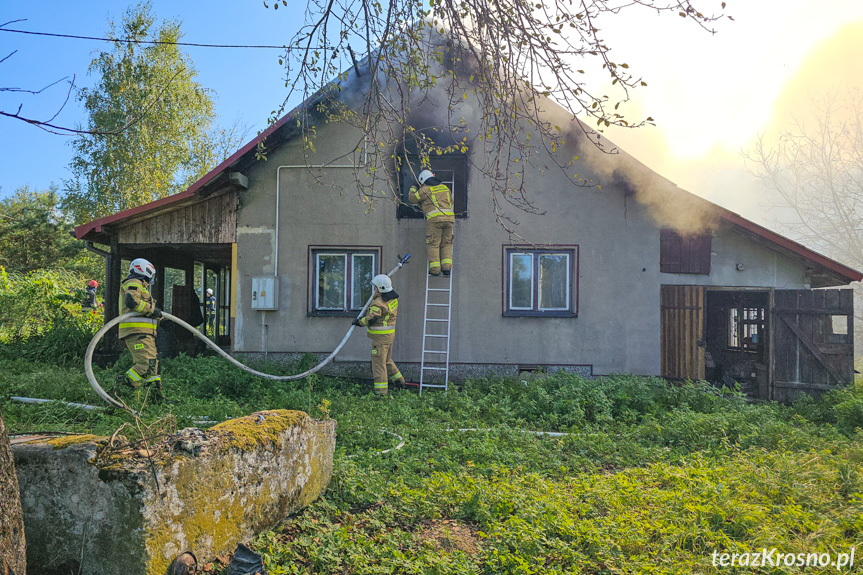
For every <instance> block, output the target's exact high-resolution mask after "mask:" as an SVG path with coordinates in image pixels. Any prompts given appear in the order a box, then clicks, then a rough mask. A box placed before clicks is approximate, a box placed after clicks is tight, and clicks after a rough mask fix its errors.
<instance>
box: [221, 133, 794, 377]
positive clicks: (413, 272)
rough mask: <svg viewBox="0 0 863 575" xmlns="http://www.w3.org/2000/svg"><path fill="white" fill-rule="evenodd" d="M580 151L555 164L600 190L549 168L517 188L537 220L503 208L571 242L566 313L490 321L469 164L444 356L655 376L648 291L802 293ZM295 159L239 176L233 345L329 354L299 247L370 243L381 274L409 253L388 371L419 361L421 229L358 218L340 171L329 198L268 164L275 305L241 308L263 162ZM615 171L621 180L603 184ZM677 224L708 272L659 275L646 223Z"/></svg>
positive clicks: (263, 244) (726, 239) (351, 348)
mask: <svg viewBox="0 0 863 575" xmlns="http://www.w3.org/2000/svg"><path fill="white" fill-rule="evenodd" d="M317 133H318V135H317V139H316V141H315V147H316V149H317V153H316V154H315V155H314V156H313V158H312V160H311V162H312V163H316V164H317V163H327V162H330V161H333V159H334V158H338V157H341V156H342V155H344V154H346V153H348V152H349V151H350V150H351V146H352V145H353V144H354V143H355V142H356V141H358V139H359V136H358V134H354V133H351V132H350V130H345V129H344V128H343V127H335V126H319V127H318V132H317ZM577 143H578V144H579V145H578V146H576V145H575V144H577ZM590 146H591V145H590V144H589V143H585V142H584V141H583V140H582V141H581V142H580V143H579V140H578V137H577V136H576V135H575V131H573V135H572V136H571V139H570V140H569V142H568V144H567V146H565V147H564V149H563V150H561V151H560V152H559V153H560V156H561V157H562V158H566V157H572V156H575V155H578V156H579V157H580V159H579V160H578V161H577V162H576V164H575V168H574V169H575V170H577V172H578V173H579V176H580V177H586V178H588V179H590V180H591V181H593V182H596V183H600V184H601V189H600V188H598V187H587V188H584V187H576V186H574V185H573V184H572V183H571V182H570V181H569V180H568V179H567V178H566V176H565V175H564V174H563V173H562V172H561V170H559V169H558V168H557V167H555V166H551V167H549V168H547V169H544V170H543V171H542V173H540V172H538V171H534V172H529V173H528V178H527V180H526V181H529V182H530V184H529V186H528V188H529V189H530V190H531V193H532V196H531V199H532V200H533V201H534V202H535V204H536V207H537V209H538V210H539V211H541V212H546V213H545V215H534V214H525V213H519V212H517V211H515V210H514V209H511V213H512V214H513V215H515V216H516V219H518V220H519V226H518V232H519V233H520V234H521V235H522V236H523V237H524V238H525V239H527V240H528V241H530V242H534V243H538V244H541V243H550V244H566V245H577V246H579V262H578V278H577V285H578V293H577V298H578V310H579V315H578V317H577V318H524V317H503V315H502V303H503V300H502V298H503V292H502V289H503V274H504V269H503V265H504V262H503V246H504V245H507V244H508V242H509V238H508V236H507V234H506V233H505V231H504V230H503V229H502V227H501V225H500V224H499V223H498V222H496V221H495V218H494V215H493V212H492V200H491V191H490V187H489V184H488V183H487V181H486V180H485V179H484V178H483V175H482V173H481V171H480V170H479V169H475V168H474V169H470V170H469V180H468V210H469V217H468V218H466V219H460V220H458V221H457V222H456V226H455V253H454V258H453V259H454V262H455V264H454V265H455V268H454V275H453V278H454V279H453V284H454V292H453V310H452V313H453V318H454V319H453V323H452V340H451V356H450V360H451V362H454V363H472V364H568V365H575V364H584V365H590V366H592V367H593V373H595V374H604V373H610V372H614V371H627V372H633V373H637V374H658V373H659V371H660V340H659V335H660V308H659V292H660V285H662V284H701V285H711V286H768V287H769V286H774V287H786V288H801V287H808V286H807V284H806V277H805V270H804V266H803V264H802V263H800V262H797V261H793V260H791V259H789V258H787V257H785V256H782V255H780V254H779V253H777V252H775V251H773V250H771V249H768V248H767V247H765V246H763V245H760V244H758V243H756V242H755V241H753V240H750V239H748V238H746V237H744V236H742V235H740V234H738V233H737V232H735V231H733V230H731V229H730V228H728V227H722V226H719V225H716V223H715V222H709V221H705V222H704V223H702V222H700V218H701V215H700V214H699V213H698V209H699V206H701V205H703V204H701V203H699V202H696V204H695V205H694V206H686V205H685V203H684V204H681V203H679V202H678V203H674V202H670V201H666V197H672V196H671V194H680V190H679V189H677V188H676V187H675V186H674V185H673V184H671V183H670V182H668V181H666V180H664V179H663V178H661V177H659V176H657V175H655V174H652V173H651V172H649V170H646V169H645V168H644V167H643V166H641V165H640V164H637V162H634V161H633V160H632V159H631V158H629V157H627V156H626V155H625V154H617V155H607V154H601V153H597V152H596V151H595V150H592V149H591V148H590ZM478 150H479V148H478V147H477V151H476V152H474V151H472V152H470V153H478ZM303 161H304V160H303V158H302V154H301V148H300V146H299V145H298V144H293V145H287V146H284V147H282V148H281V149H278V150H276V151H275V152H273V153H271V154H270V155H269V160H268V161H267V162H266V163H263V162H262V163H259V164H258V165H256V167H255V168H254V169H253V171H252V172H251V173H250V174H249V180H250V187H249V190H248V191H247V192H246V193H245V194H244V198H243V200H242V207H241V209H240V211H239V214H238V218H239V220H238V230H237V234H238V244H239V247H238V258H239V259H238V271H239V285H238V300H237V301H238V314H237V337H236V340H235V350H236V351H240V352H261V351H264V349H265V347H266V349H267V350H268V351H269V352H328V351H331V350H332V349H333V348H334V347H335V346H336V345H337V344H338V342H339V341H340V340H341V338H342V336H343V335H344V333H345V331H346V330H347V329H348V327H349V326H350V321H349V319H347V318H324V317H307V310H308V301H307V297H308V294H309V284H310V281H311V280H310V278H309V262H308V256H309V250H308V246H310V245H316V246H326V245H331V246H381V247H382V256H383V257H382V262H381V270H382V271H383V272H386V271H388V270H389V269H390V268H391V267H392V266H393V265H394V263H395V262H396V255H397V254H400V253H404V252H406V251H409V252H411V253H412V254H413V255H414V259H413V261H412V263H411V264H409V265H408V266H407V267H406V268H405V269H404V270H402V271H400V272H399V273H398V274H397V275H396V276H395V277H394V278H393V282H394V285H395V288H396V290H397V291H398V292H399V294H400V296H401V297H400V306H399V316H398V318H399V319H398V330H397V334H396V343H395V348H394V349H395V351H394V359H395V361H396V362H397V363H398V362H399V361H402V362H419V360H420V355H421V345H422V337H421V336H422V318H423V309H422V307H423V297H424V294H423V290H424V286H425V273H426V265H425V245H424V241H425V224H424V222H423V221H421V220H414V219H401V220H399V219H398V218H397V217H396V208H395V206H394V205H393V204H391V203H388V202H386V201H383V200H380V201H378V202H377V204H376V208H375V209H374V210H373V211H371V212H370V213H366V211H367V210H368V208H369V206H368V204H366V203H363V202H361V201H359V199H358V197H357V194H356V191H355V190H356V184H354V183H353V178H354V174H353V171H352V170H348V169H340V168H335V169H328V170H326V172H325V173H324V174H323V176H322V177H323V179H324V180H327V181H330V180H332V181H335V182H338V183H339V184H340V185H341V186H342V187H344V188H346V189H347V191H345V192H342V193H339V192H338V191H335V190H333V189H331V188H329V187H327V186H325V185H320V184H319V183H317V182H316V179H315V178H314V177H313V176H312V175H311V174H309V172H308V170H306V169H293V168H292V169H283V170H281V183H280V188H281V200H280V203H281V208H280V210H279V211H280V213H279V218H280V232H279V235H280V237H279V262H278V276H279V279H280V294H279V310H278V311H275V312H266V313H265V314H263V313H262V312H258V311H252V309H251V304H250V297H249V293H248V291H249V290H250V287H251V278H252V276H255V275H266V274H272V273H273V271H274V264H273V261H272V257H273V242H274V241H275V238H274V232H273V229H274V222H275V213H274V212H275V187H276V172H277V166H280V165H290V164H301V163H303ZM337 163H341V164H344V163H345V161H344V160H339V161H338V162H337ZM540 163H541V162H540ZM629 171H631V172H632V173H631V175H630V174H629ZM621 173H624V174H625V176H624V177H623V178H622V180H623V181H626V182H627V183H626V184H617V185H616V184H615V183H614V181H621V177H620V174H621ZM613 174H616V175H615V176H614V177H612V175H613ZM633 187H635V188H636V193H635V194H634V195H633V194H632V191H633ZM626 190H629V192H630V194H629V195H627V193H626ZM666 191H667V193H668V194H669V195H668V196H666ZM687 210H690V211H691V213H690V212H688V211H687ZM688 222H692V224H693V226H694V227H699V226H701V225H707V226H709V227H711V229H713V233H714V238H713V248H712V251H713V256H712V267H711V273H710V275H690V274H663V273H660V271H659V250H660V241H659V230H660V228H661V227H663V225H665V224H667V223H672V224H674V225H681V224H683V225H686V224H687V223H688ZM519 243H521V242H519ZM738 263H743V264H744V270H743V271H738V270H737V269H736V265H737V264H738ZM264 324H266V325H267V328H266V329H265V328H264V327H263V326H264ZM368 350H369V344H368V340H367V339H366V338H365V336H364V334H362V333H356V334H355V335H354V336H353V338H352V340H351V341H350V342H349V343H348V345H347V346H346V347H345V348H344V349H343V351H342V352H341V353H340V355H339V356H338V358H337V360H341V361H351V360H354V361H367V360H368V357H369V351H368Z"/></svg>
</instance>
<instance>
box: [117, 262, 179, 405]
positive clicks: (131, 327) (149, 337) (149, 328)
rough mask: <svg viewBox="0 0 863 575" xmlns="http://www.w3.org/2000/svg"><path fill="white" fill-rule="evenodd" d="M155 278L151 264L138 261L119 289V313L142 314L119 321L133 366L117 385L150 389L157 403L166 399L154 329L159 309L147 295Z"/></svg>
mask: <svg viewBox="0 0 863 575" xmlns="http://www.w3.org/2000/svg"><path fill="white" fill-rule="evenodd" d="M155 276H156V268H155V267H154V266H153V264H151V263H150V262H148V261H147V260H145V259H144V258H137V259H134V260H132V263H131V264H129V277H127V278H126V279H125V280H123V283H122V285H121V286H120V289H121V290H122V293H121V294H120V309H121V311H120V314H121V315H123V314H127V313H130V312H134V313H138V314H141V315H140V317H133V318H130V319H127V320H126V321H124V322H120V339H121V340H122V341H124V342H125V343H126V348H127V349H128V350H129V353H131V354H132V367H130V368H129V370H128V371H127V372H126V373H125V374H123V375H121V376H120V377H119V378H118V384H119V383H122V384H125V385H128V386H130V387H133V388H136V389H137V388H139V387H141V385H142V384H143V385H149V386H152V387H153V401H154V402H156V403H160V402H165V401H167V400H166V399H165V396H164V395H163V394H162V376H161V373H160V371H159V359H158V356H157V353H156V328H157V327H158V325H159V318H161V317H162V310H160V309H159V308H157V307H156V300H155V299H154V298H153V296H152V294H151V293H150V286H151V285H152V283H153V278H154V277H155Z"/></svg>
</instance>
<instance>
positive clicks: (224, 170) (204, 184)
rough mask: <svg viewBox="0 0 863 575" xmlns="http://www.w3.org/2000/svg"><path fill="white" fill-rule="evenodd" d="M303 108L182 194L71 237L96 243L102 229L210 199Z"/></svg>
mask: <svg viewBox="0 0 863 575" xmlns="http://www.w3.org/2000/svg"><path fill="white" fill-rule="evenodd" d="M304 104H306V102H304V103H303V104H300V106H298V107H297V108H294V110H292V111H291V112H289V113H288V114H286V115H284V116H283V117H282V118H280V119H279V120H278V121H277V122H275V123H274V124H273V125H271V126H270V127H269V128H267V129H266V130H264V131H263V132H261V133H260V134H258V135H257V136H256V137H255V138H253V139H252V140H251V141H249V142H248V143H247V144H246V145H244V146H243V147H242V148H240V149H239V150H237V151H236V152H234V153H233V154H232V155H231V156H230V157H229V158H228V159H226V160H225V161H223V162H222V163H221V164H219V165H218V166H216V167H215V168H213V169H212V170H210V171H209V172H208V173H207V174H206V175H205V176H203V177H202V178H201V179H199V180H198V181H196V182H195V183H193V184H192V185H191V186H189V187H188V188H187V189H186V190H184V191H182V192H179V193H176V194H174V195H172V196H168V197H165V198H161V199H158V200H154V201H152V202H150V203H147V204H143V205H141V206H137V207H134V208H129V209H128V210H123V211H122V212H117V213H115V214H111V215H110V216H105V217H103V218H99V219H96V220H92V221H89V222H87V223H85V224H81V225H80V226H77V227H75V229H74V230H73V235H74V236H75V238H76V239H79V240H91V241H99V240H100V239H104V237H103V236H104V234H103V230H104V228H105V227H106V226H110V225H111V224H119V223H121V222H126V221H128V220H130V219H133V218H138V217H140V216H144V215H150V214H152V215H155V213H156V212H161V211H164V210H166V209H171V208H174V207H179V205H181V204H185V203H187V202H189V201H196V200H197V199H199V198H204V197H207V196H209V195H211V194H212V193H213V192H214V190H212V189H210V188H212V186H213V185H214V184H216V183H217V182H218V181H219V180H225V179H227V177H228V173H229V171H230V170H231V169H232V168H235V167H236V166H237V165H238V164H239V163H240V162H241V160H243V159H245V158H246V157H247V156H248V155H250V154H251V152H253V151H254V150H255V149H256V148H257V146H258V144H259V143H261V142H263V141H264V139H266V138H267V137H269V136H271V135H273V134H275V133H276V132H277V131H278V130H279V128H281V127H282V126H284V125H285V124H286V123H287V121H288V120H289V119H290V118H291V117H292V116H293V114H294V112H296V110H298V109H299V108H300V107H301V106H303V105H304Z"/></svg>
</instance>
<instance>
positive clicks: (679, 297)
mask: <svg viewBox="0 0 863 575" xmlns="http://www.w3.org/2000/svg"><path fill="white" fill-rule="evenodd" d="M660 308H661V322H660V324H661V327H660V329H661V342H662V377H665V378H668V379H704V356H705V354H704V352H705V348H704V288H703V287H702V286H670V285H664V286H661V287H660Z"/></svg>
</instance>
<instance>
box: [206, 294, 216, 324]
mask: <svg viewBox="0 0 863 575" xmlns="http://www.w3.org/2000/svg"><path fill="white" fill-rule="evenodd" d="M205 301H206V304H207V331H209V332H211V331H213V328H214V326H215V325H216V296H214V295H213V290H212V288H207V297H206V299H205Z"/></svg>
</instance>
